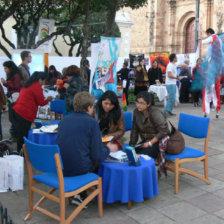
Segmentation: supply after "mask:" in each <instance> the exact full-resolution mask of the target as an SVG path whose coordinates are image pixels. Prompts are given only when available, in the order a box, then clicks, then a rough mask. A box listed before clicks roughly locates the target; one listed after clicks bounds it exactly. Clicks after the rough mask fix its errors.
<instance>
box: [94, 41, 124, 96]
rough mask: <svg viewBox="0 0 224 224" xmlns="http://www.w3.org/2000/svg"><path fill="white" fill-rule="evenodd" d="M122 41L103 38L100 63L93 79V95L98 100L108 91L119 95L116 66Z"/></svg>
mask: <svg viewBox="0 0 224 224" xmlns="http://www.w3.org/2000/svg"><path fill="white" fill-rule="evenodd" d="M120 43H121V39H120V38H116V37H101V40H100V48H99V54H98V61H97V66H96V70H95V73H94V77H93V87H92V94H93V95H94V96H95V98H96V99H99V97H100V96H101V95H102V94H103V92H105V91H107V90H112V91H114V92H115V93H117V77H116V65H117V60H118V57H119V51H120Z"/></svg>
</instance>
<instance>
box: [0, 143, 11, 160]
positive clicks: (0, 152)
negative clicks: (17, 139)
mask: <svg viewBox="0 0 224 224" xmlns="http://www.w3.org/2000/svg"><path fill="white" fill-rule="evenodd" d="M11 144H12V142H11V141H9V140H3V141H0V157H3V156H6V155H11V154H13V150H12V146H11Z"/></svg>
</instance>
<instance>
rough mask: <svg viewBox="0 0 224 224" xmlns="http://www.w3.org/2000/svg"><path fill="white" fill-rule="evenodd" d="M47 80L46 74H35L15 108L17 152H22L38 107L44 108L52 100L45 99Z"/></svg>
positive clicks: (25, 86) (49, 98) (27, 83)
mask: <svg viewBox="0 0 224 224" xmlns="http://www.w3.org/2000/svg"><path fill="white" fill-rule="evenodd" d="M45 79H46V76H45V73H44V72H34V73H33V74H32V76H31V77H30V78H29V79H28V81H27V82H26V83H25V85H24V88H22V90H21V92H20V94H19V98H18V100H17V101H16V103H15V105H14V106H13V123H14V126H15V129H16V138H17V151H18V152H20V150H21V148H22V145H23V143H24V141H23V137H24V136H25V137H26V138H27V136H28V132H29V130H30V126H31V124H32V122H34V119H35V118H36V116H37V110H38V106H44V105H46V104H48V102H49V101H51V100H52V97H51V96H49V97H48V98H47V99H45V98H44V94H43V89H42V85H43V84H44V81H45Z"/></svg>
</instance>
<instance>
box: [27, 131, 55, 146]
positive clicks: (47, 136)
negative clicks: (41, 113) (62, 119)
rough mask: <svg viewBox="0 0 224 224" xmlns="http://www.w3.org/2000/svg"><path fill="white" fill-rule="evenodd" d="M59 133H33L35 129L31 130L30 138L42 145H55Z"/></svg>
mask: <svg viewBox="0 0 224 224" xmlns="http://www.w3.org/2000/svg"><path fill="white" fill-rule="evenodd" d="M57 135H58V134H57V133H44V132H43V133H35V134H34V133H33V130H32V129H31V130H29V133H28V139H29V140H30V141H32V142H35V143H37V144H42V145H55V144H56V138H57Z"/></svg>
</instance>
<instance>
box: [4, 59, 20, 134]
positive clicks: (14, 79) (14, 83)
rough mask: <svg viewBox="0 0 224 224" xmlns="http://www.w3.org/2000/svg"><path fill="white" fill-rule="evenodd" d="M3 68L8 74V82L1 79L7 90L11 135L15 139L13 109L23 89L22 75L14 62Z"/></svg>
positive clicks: (6, 64)
mask: <svg viewBox="0 0 224 224" xmlns="http://www.w3.org/2000/svg"><path fill="white" fill-rule="evenodd" d="M3 67H4V70H5V73H6V80H5V79H3V78H2V79H1V81H2V83H3V85H4V86H5V87H6V88H7V94H6V96H7V99H8V110H9V121H10V123H11V128H10V133H11V135H12V137H13V138H14V137H15V127H14V126H13V111H12V107H13V106H14V103H15V102H16V100H17V98H18V96H19V92H20V90H21V88H22V75H21V72H20V70H19V68H18V67H17V66H16V64H15V63H14V62H13V61H5V62H4V63H3Z"/></svg>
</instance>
